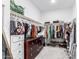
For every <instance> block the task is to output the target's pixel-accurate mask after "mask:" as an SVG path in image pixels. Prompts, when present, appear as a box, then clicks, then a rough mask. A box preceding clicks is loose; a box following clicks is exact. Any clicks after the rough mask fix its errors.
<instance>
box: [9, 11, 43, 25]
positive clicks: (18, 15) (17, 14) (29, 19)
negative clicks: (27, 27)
mask: <svg viewBox="0 0 79 59" xmlns="http://www.w3.org/2000/svg"><path fill="white" fill-rule="evenodd" d="M10 15H13V16H15V17H19V18H22V19H25V20H28V21H31V22H34V23H36V24H39V25H42V23H40V22H38V21H34V20H33V19H32V18H30V17H26V16H24V15H21V14H19V13H16V12H14V11H10Z"/></svg>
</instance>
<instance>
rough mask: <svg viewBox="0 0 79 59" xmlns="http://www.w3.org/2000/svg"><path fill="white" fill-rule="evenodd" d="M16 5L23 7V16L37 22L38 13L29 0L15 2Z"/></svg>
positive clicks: (16, 0)
mask: <svg viewBox="0 0 79 59" xmlns="http://www.w3.org/2000/svg"><path fill="white" fill-rule="evenodd" d="M15 3H16V4H17V5H21V6H23V7H24V11H25V12H24V14H25V16H27V17H30V18H32V19H34V20H35V21H39V18H40V11H39V10H38V9H37V8H36V7H35V6H34V5H33V4H32V3H31V1H29V0H15Z"/></svg>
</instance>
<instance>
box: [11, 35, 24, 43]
mask: <svg viewBox="0 0 79 59" xmlns="http://www.w3.org/2000/svg"><path fill="white" fill-rule="evenodd" d="M22 40H24V35H12V36H11V43H14V42H18V41H22Z"/></svg>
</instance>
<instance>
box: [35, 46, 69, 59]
mask: <svg viewBox="0 0 79 59" xmlns="http://www.w3.org/2000/svg"><path fill="white" fill-rule="evenodd" d="M35 59H69V58H68V55H67V52H66V49H65V48H59V47H51V46H45V47H44V48H43V49H42V51H41V52H40V53H39V54H38V55H37V57H36V58H35Z"/></svg>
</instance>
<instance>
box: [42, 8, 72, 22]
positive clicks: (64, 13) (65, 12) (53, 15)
mask: <svg viewBox="0 0 79 59" xmlns="http://www.w3.org/2000/svg"><path fill="white" fill-rule="evenodd" d="M72 15H73V8H67V9H60V10H54V11H49V12H44V13H42V14H41V20H42V21H43V22H45V21H50V22H52V21H54V20H62V21H65V22H69V21H71V20H72Z"/></svg>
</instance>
